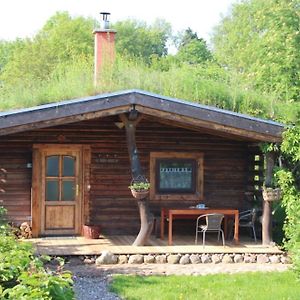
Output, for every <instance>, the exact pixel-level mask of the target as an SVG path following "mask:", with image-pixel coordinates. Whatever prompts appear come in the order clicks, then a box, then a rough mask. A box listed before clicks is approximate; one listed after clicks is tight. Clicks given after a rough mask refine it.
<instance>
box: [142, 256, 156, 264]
mask: <svg viewBox="0 0 300 300" xmlns="http://www.w3.org/2000/svg"><path fill="white" fill-rule="evenodd" d="M154 262H155V257H154V255H150V254H149V255H145V256H144V263H145V264H153V263H154Z"/></svg>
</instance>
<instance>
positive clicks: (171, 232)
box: [168, 212, 173, 246]
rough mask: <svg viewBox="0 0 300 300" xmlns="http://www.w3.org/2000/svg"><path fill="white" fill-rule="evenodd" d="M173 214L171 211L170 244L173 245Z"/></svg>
mask: <svg viewBox="0 0 300 300" xmlns="http://www.w3.org/2000/svg"><path fill="white" fill-rule="evenodd" d="M172 227H173V215H172V214H171V213H170V212H169V242H168V245H169V246H171V245H172V243H173V241H172V239H173V236H172V235H173V228H172Z"/></svg>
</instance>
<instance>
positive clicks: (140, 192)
mask: <svg viewBox="0 0 300 300" xmlns="http://www.w3.org/2000/svg"><path fill="white" fill-rule="evenodd" d="M129 188H130V190H131V193H132V196H133V197H134V198H136V199H138V200H141V199H144V198H146V197H147V196H148V195H149V189H150V183H149V182H148V181H136V182H132V183H131V185H130V186H129Z"/></svg>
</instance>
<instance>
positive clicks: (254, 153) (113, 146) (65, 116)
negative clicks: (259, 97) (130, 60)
mask: <svg viewBox="0 0 300 300" xmlns="http://www.w3.org/2000/svg"><path fill="white" fill-rule="evenodd" d="M108 15H109V14H108V13H103V23H104V26H103V28H102V29H97V30H95V31H94V35H95V75H94V81H95V84H97V82H98V80H99V74H101V71H102V69H103V67H104V66H106V65H107V64H112V63H113V60H114V57H115V50H114V40H115V33H116V32H115V31H114V30H111V29H109V22H108V20H107V16H108ZM128 118H132V119H134V120H135V121H134V122H131V123H128V122H126V120H128ZM128 124H129V125H128ZM130 126H134V127H135V128H134V131H132V130H131V131H132V132H134V144H135V145H134V146H136V147H134V148H132V150H133V151H132V154H133V155H136V156H137V154H138V160H139V161H140V163H139V165H140V166H141V169H142V170H143V174H145V175H146V177H147V178H148V180H149V182H150V197H149V206H150V210H151V211H152V212H153V213H154V215H156V216H159V214H160V211H161V209H162V208H164V207H166V208H168V207H190V206H195V205H197V204H198V203H202V204H205V205H206V206H207V207H216V208H218V207H222V208H234V209H238V210H243V209H246V208H249V206H251V205H253V203H252V202H253V199H254V198H252V200H251V199H250V200H249V195H252V196H253V197H254V196H255V195H256V196H257V197H258V196H259V194H260V193H261V186H262V183H263V180H264V179H263V175H264V157H263V155H262V153H261V151H260V147H259V143H261V142H280V141H281V139H282V132H283V130H284V127H283V125H282V124H279V123H276V122H273V121H270V120H263V119H258V118H253V117H250V116H247V115H243V114H238V113H234V112H231V111H226V110H222V109H218V108H215V107H208V106H204V105H200V104H196V103H192V102H188V101H183V100H178V99H172V98H168V97H164V96H161V95H156V94H152V93H149V92H145V91H140V90H128V91H121V92H115V93H110V94H103V95H97V96H93V97H86V98H82V99H76V100H69V101H63V102H57V103H52V104H47V105H41V106H37V107H33V108H27V109H21V110H17V111H11V112H2V113H0V176H1V178H0V180H1V181H0V201H1V203H2V205H3V206H4V207H6V208H7V210H8V218H9V220H10V221H11V222H14V223H15V224H17V225H18V224H20V223H22V222H24V221H27V222H30V224H31V226H32V231H33V236H34V237H39V236H49V235H50V236H51V235H80V234H82V232H83V230H82V228H83V226H100V228H101V232H102V233H105V234H124V235H125V234H136V233H137V232H138V228H139V226H140V218H139V213H138V208H137V205H136V201H135V200H134V199H133V197H132V195H131V193H130V190H129V189H128V186H129V185H130V183H131V181H132V174H133V172H132V159H130V157H131V156H130V155H128V149H127V148H128V134H127V133H128V130H130ZM129 152H130V151H129ZM269 169H270V168H269ZM251 201H252V202H251ZM264 214H265V215H266V216H268V215H270V207H269V206H268V205H267V206H264ZM266 220H269V219H268V218H267V217H266ZM269 229H270V221H268V222H266V226H265V233H266V236H267V238H266V239H265V241H266V242H267V243H268V242H269V241H270V239H269V238H268V234H269V233H268V232H269V231H270V230H269Z"/></svg>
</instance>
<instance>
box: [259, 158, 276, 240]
mask: <svg viewBox="0 0 300 300" xmlns="http://www.w3.org/2000/svg"><path fill="white" fill-rule="evenodd" d="M265 159H266V177H265V185H266V187H270V186H271V183H272V178H273V169H274V165H275V153H274V152H267V153H266V154H265ZM272 242H273V240H272V203H271V202H270V201H265V200H263V216H262V244H263V245H270V244H272Z"/></svg>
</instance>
